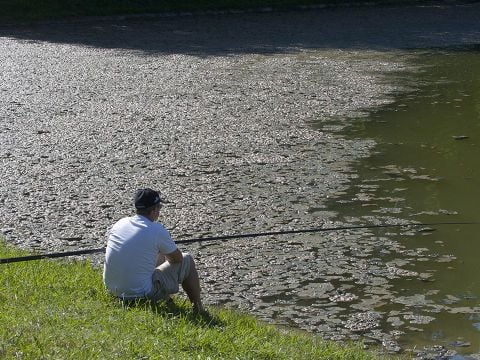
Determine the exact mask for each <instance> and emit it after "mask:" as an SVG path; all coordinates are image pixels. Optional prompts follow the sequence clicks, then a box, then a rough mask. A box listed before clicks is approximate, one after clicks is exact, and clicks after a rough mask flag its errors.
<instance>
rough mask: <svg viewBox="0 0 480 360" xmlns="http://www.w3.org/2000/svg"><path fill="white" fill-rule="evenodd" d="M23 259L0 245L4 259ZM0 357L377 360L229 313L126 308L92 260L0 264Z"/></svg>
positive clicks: (185, 307) (182, 307) (180, 303)
mask: <svg viewBox="0 0 480 360" xmlns="http://www.w3.org/2000/svg"><path fill="white" fill-rule="evenodd" d="M21 255H25V254H24V253H22V252H19V251H18V250H16V249H13V248H12V247H10V246H7V245H5V243H3V242H1V241H0V258H4V257H11V256H21ZM0 284H1V285H2V287H1V292H0V324H1V326H0V358H2V359H14V358H21V359H41V358H44V359H48V358H52V359H164V358H171V359H208V358H210V359H237V358H238V359H374V358H375V356H374V355H373V354H372V353H368V352H365V351H363V350H362V348H361V347H360V345H354V344H352V345H348V346H342V345H340V344H337V343H333V342H326V341H323V340H321V339H319V338H318V337H315V336H313V335H307V334H304V333H300V332H295V331H284V330H282V331H281V330H279V329H277V328H275V327H273V326H271V325H266V324H263V323H260V322H258V321H256V320H255V319H254V318H253V317H251V316H248V315H245V314H240V313H238V312H233V311H230V310H227V309H210V312H211V316H209V317H207V316H199V315H195V314H193V313H192V311H191V307H190V305H189V304H188V303H187V302H186V301H184V300H183V298H181V297H178V298H176V299H175V302H174V304H171V305H166V304H164V303H159V304H156V305H152V304H150V303H148V302H145V301H144V302H137V303H135V304H131V305H129V306H124V305H123V304H122V303H121V302H119V301H118V300H116V299H114V298H113V297H112V296H110V295H109V294H108V293H107V292H106V291H105V289H104V286H103V284H102V279H101V271H100V270H99V269H97V268H94V267H92V266H91V265H90V264H89V263H88V262H80V261H72V262H59V261H52V260H40V261H32V262H23V263H12V264H0Z"/></svg>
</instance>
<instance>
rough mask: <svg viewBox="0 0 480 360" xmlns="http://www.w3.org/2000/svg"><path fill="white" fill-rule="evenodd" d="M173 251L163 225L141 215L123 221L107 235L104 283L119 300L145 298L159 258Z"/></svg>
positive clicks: (170, 240) (171, 241)
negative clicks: (159, 255)
mask: <svg viewBox="0 0 480 360" xmlns="http://www.w3.org/2000/svg"><path fill="white" fill-rule="evenodd" d="M176 249H177V245H176V244H175V243H174V242H173V240H172V238H171V237H170V234H169V233H168V231H167V230H166V229H165V228H164V227H163V225H162V224H160V223H158V222H154V221H151V220H150V219H148V218H146V217H144V216H141V215H135V216H132V217H126V218H123V219H121V220H119V221H118V222H117V223H116V224H115V225H113V226H112V228H111V229H110V230H109V231H108V242H107V251H106V254H105V265H104V269H103V281H104V282H105V285H106V286H107V288H108V289H109V290H110V291H111V292H112V293H113V294H115V295H116V296H118V297H121V298H125V299H131V298H136V297H143V296H146V295H147V294H148V293H150V291H151V290H152V274H153V271H154V270H155V266H156V264H157V256H158V254H159V253H162V254H170V253H172V252H173V251H175V250H176Z"/></svg>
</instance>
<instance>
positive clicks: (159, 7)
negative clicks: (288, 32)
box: [0, 0, 439, 22]
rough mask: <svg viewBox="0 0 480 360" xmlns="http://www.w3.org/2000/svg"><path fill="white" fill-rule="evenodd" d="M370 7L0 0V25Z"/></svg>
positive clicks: (277, 0) (248, 0) (303, 1)
mask: <svg viewBox="0 0 480 360" xmlns="http://www.w3.org/2000/svg"><path fill="white" fill-rule="evenodd" d="M427 1H428V2H432V1H433V2H435V1H436V0H373V3H387V4H388V3H413V2H421V3H424V2H427ZM437 2H439V1H437ZM371 3H372V0H242V1H237V0H182V1H177V0H0V22H22V21H35V20H48V19H62V18H70V17H84V16H106V15H118V14H145V13H164V12H175V13H177V12H198V11H208V10H245V9H262V8H272V9H290V8H294V7H299V6H311V5H330V6H331V5H333V6H335V5H343V4H371Z"/></svg>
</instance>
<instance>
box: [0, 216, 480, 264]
mask: <svg viewBox="0 0 480 360" xmlns="http://www.w3.org/2000/svg"><path fill="white" fill-rule="evenodd" d="M478 224H480V223H479V222H433V223H407V224H380V225H354V226H339V227H327V228H310V229H298V230H281V231H267V232H258V233H247V234H233V235H221V236H210V237H200V238H193V239H185V240H177V241H175V242H176V243H177V244H189V243H196V242H207V241H226V240H232V239H243V238H256V237H261V236H272V235H287V234H308V233H319V232H329V231H346V230H356V229H377V228H390V227H410V226H415V227H417V226H437V225H478ZM105 249H106V248H105V247H102V248H96V249H83V250H73V251H64V252H56V253H46V254H39V255H28V256H20V257H11V258H4V259H0V264H7V263H15V262H22V261H32V260H40V259H46V258H62V257H68V256H76V255H87V254H95V253H101V252H104V251H105Z"/></svg>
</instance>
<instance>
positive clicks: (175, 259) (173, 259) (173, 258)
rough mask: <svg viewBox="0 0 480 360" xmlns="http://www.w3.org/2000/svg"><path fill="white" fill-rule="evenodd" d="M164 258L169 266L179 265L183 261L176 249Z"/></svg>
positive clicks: (180, 253)
mask: <svg viewBox="0 0 480 360" xmlns="http://www.w3.org/2000/svg"><path fill="white" fill-rule="evenodd" d="M165 258H166V259H167V261H168V262H169V263H171V264H175V263H181V262H182V260H183V255H182V252H181V251H180V250H178V249H176V250H175V251H174V252H171V253H170V254H165Z"/></svg>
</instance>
